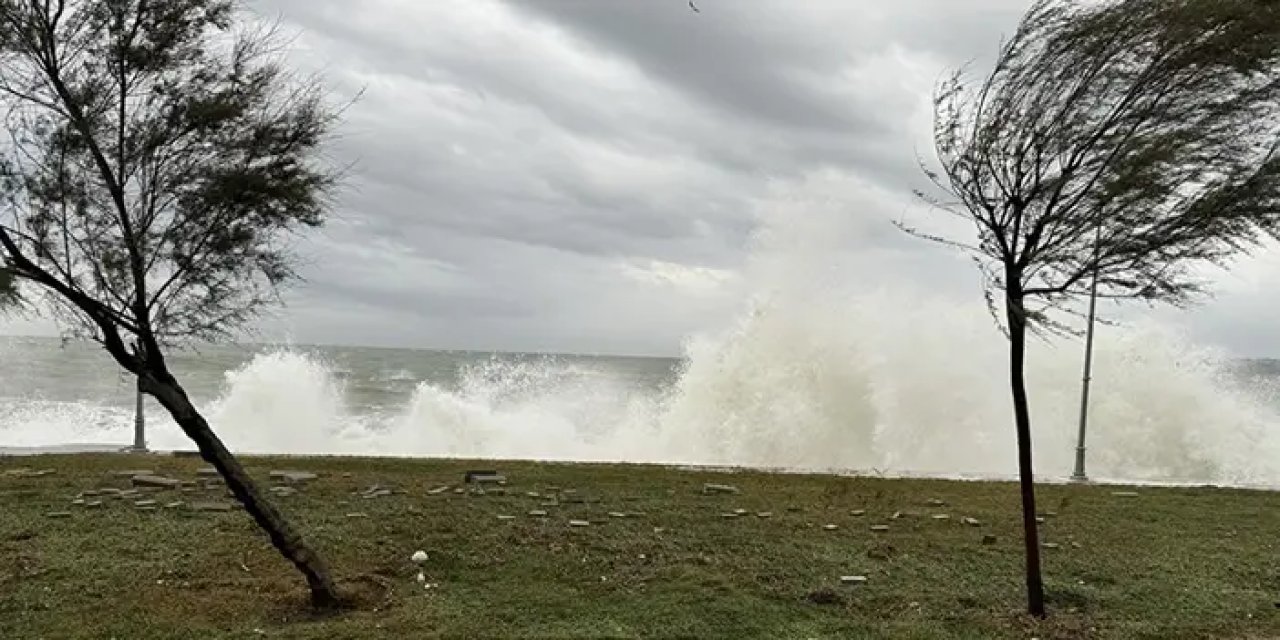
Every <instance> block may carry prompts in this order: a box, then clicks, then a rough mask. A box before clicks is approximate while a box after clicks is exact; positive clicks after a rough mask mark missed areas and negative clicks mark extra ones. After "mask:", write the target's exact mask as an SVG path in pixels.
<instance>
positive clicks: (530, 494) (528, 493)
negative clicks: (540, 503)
mask: <svg viewBox="0 0 1280 640" xmlns="http://www.w3.org/2000/svg"><path fill="white" fill-rule="evenodd" d="M524 495H526V496H528V497H530V498H541V497H542V494H541V493H538V492H537V491H526V492H525V494H524Z"/></svg>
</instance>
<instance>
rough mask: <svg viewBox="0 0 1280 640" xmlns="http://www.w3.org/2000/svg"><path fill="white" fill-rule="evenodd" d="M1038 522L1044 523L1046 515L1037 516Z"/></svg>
mask: <svg viewBox="0 0 1280 640" xmlns="http://www.w3.org/2000/svg"><path fill="white" fill-rule="evenodd" d="M1036 523H1037V524H1044V517H1043V516H1037V517H1036Z"/></svg>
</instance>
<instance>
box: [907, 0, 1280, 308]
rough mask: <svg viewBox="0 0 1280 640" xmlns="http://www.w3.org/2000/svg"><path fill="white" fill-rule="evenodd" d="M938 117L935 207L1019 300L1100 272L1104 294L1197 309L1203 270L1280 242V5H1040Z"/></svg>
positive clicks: (954, 90) (951, 91)
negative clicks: (963, 223)
mask: <svg viewBox="0 0 1280 640" xmlns="http://www.w3.org/2000/svg"><path fill="white" fill-rule="evenodd" d="M935 107H936V108H935V115H936V118H935V144H936V149H937V153H938V157H939V159H940V161H941V164H942V171H941V172H940V173H930V176H931V177H932V178H933V179H934V181H935V183H936V184H937V185H938V186H940V187H941V188H942V189H943V190H944V191H946V192H947V194H948V195H949V196H950V198H949V199H948V201H946V202H942V201H937V202H936V204H938V205H939V208H940V209H942V210H945V211H948V212H950V213H953V214H956V215H959V216H961V217H962V218H965V219H968V220H971V221H972V222H974V223H975V224H976V228H977V232H978V233H977V242H976V244H968V243H964V242H959V243H956V244H961V245H963V246H965V247H966V248H967V249H969V250H971V251H972V252H973V253H975V254H976V256H977V257H978V258H979V263H980V264H981V265H982V267H983V270H984V273H985V274H986V275H987V276H988V277H989V281H990V283H991V285H992V286H993V288H995V289H1000V290H1005V291H1007V292H1008V293H1009V294H1010V295H1013V296H1015V297H1016V298H1018V299H1022V298H1023V296H1027V297H1036V298H1039V299H1041V300H1043V301H1047V302H1048V303H1049V304H1050V305H1054V304H1056V303H1058V302H1060V301H1062V300H1064V299H1066V298H1069V297H1071V296H1074V295H1080V294H1083V293H1085V292H1086V291H1087V285H1088V276H1091V275H1093V274H1095V273H1096V274H1097V276H1098V282H1099V291H1100V295H1102V296H1106V297H1117V298H1140V299H1146V300H1153V301H1154V300H1159V301H1168V302H1172V303H1184V302H1187V301H1190V300H1191V299H1193V298H1194V297H1195V295H1196V294H1198V293H1200V292H1201V291H1202V287H1203V284H1204V283H1203V282H1201V281H1199V280H1198V279H1197V278H1196V277H1194V274H1193V272H1192V269H1193V268H1194V266H1195V265H1196V264H1204V263H1212V264H1223V263H1225V262H1226V261H1228V260H1229V259H1230V258H1231V257H1232V256H1235V255H1238V254H1239V253H1240V252H1242V251H1247V250H1250V249H1252V248H1255V247H1256V246H1258V245H1259V244H1260V243H1261V242H1262V241H1263V240H1265V239H1266V238H1267V237H1268V236H1274V235H1276V234H1277V233H1278V232H1280V156H1278V155H1277V153H1276V151H1277V145H1278V144H1280V135H1278V134H1280V3H1276V2H1260V1H1257V0H1174V1H1170V0H1109V1H1105V2H1096V3H1080V2H1068V1H1065V0H1042V1H1040V2H1038V3H1037V4H1036V5H1035V6H1034V7H1033V8H1032V9H1031V10H1030V11H1029V12H1028V13H1027V14H1026V16H1025V17H1024V19H1023V21H1022V23H1021V24H1020V25H1019V27H1018V30H1017V32H1016V33H1015V34H1014V35H1013V36H1012V38H1010V39H1009V41H1008V42H1007V43H1005V44H1004V45H1003V47H1002V48H1001V50H1000V52H999V56H998V60H997V62H996V66H995V68H994V70H993V71H992V72H991V73H990V75H989V76H987V77H986V79H985V80H984V81H982V82H980V83H973V82H971V81H970V80H969V79H968V78H967V77H966V76H965V75H964V74H963V73H957V74H955V75H954V76H953V77H952V78H950V79H949V80H948V81H947V82H945V83H943V85H942V86H941V87H940V90H939V92H938V96H937V100H936V105H935ZM932 239H935V240H942V241H944V242H949V241H950V240H949V239H947V238H938V237H932Z"/></svg>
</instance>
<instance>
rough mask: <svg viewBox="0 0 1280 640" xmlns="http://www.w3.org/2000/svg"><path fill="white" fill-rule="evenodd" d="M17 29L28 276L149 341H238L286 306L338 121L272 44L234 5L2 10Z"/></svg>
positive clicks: (14, 222)
mask: <svg viewBox="0 0 1280 640" xmlns="http://www.w3.org/2000/svg"><path fill="white" fill-rule="evenodd" d="M0 33H3V36H0V107H3V109H4V110H5V111H6V112H7V113H8V114H9V115H8V117H7V119H6V124H7V125H8V128H9V130H10V132H11V133H12V134H13V135H12V140H13V144H11V145H8V146H6V147H2V148H0V153H3V155H4V161H5V162H6V164H7V165H8V166H10V167H12V168H13V171H12V175H13V178H12V179H11V180H10V189H9V190H8V193H7V200H8V204H9V205H10V207H9V212H8V213H9V217H8V219H7V220H5V219H3V218H0V222H3V224H2V225H0V231H3V232H4V234H5V235H6V236H7V238H8V240H9V243H7V244H6V246H5V249H6V253H8V254H9V256H8V257H9V258H10V264H11V265H12V266H13V267H14V268H15V271H16V273H17V274H18V275H19V276H20V277H25V278H28V279H32V280H34V281H37V282H39V283H41V284H42V285H44V286H45V288H46V289H48V290H50V291H52V292H53V293H54V294H55V296H54V298H55V299H56V300H58V301H60V302H61V303H62V309H64V310H66V311H69V312H70V317H72V318H73V319H74V321H75V322H74V323H73V324H76V325H78V326H83V327H86V328H87V329H89V330H90V331H91V332H92V333H93V334H95V335H99V336H101V335H102V333H103V332H104V331H106V332H108V333H109V332H110V331H113V330H123V331H125V332H128V333H133V334H136V335H138V336H139V337H140V338H142V340H143V342H144V344H146V343H148V342H151V341H153V340H154V342H155V343H156V344H161V343H166V342H174V341H179V340H187V339H213V338H220V337H226V336H227V335H228V334H229V333H231V332H232V331H234V330H236V329H238V328H240V327H242V326H243V325H244V324H245V323H246V322H247V321H249V320H250V319H252V318H253V317H255V316H256V315H257V314H258V313H259V312H260V311H262V310H263V308H264V307H265V306H266V305H268V304H270V303H272V302H274V301H275V299H276V298H275V292H276V290H277V288H278V287H279V286H280V285H282V284H284V283H286V282H287V281H289V280H290V279H292V278H293V277H294V275H295V274H294V272H293V270H292V269H291V262H292V261H291V256H290V253H289V252H288V247H287V243H286V240H287V238H288V235H289V234H290V233H291V232H292V231H295V230H298V229H302V228H307V227H314V226H317V225H320V224H321V223H322V222H323V220H324V213H325V209H326V206H327V204H328V202H327V197H328V194H329V193H330V191H331V189H332V187H333V186H334V182H335V174H334V172H333V171H332V170H331V169H329V168H326V167H325V166H324V165H323V164H322V163H321V162H320V161H319V152H320V148H321V145H322V143H323V142H324V141H325V139H326V136H327V135H328V133H329V131H330V130H331V128H332V126H333V124H334V123H335V113H334V112H333V111H332V110H330V109H329V108H328V107H327V105H326V103H325V100H324V96H323V95H322V92H321V90H320V88H319V86H318V85H317V84H316V83H314V82H311V81H307V80H304V79H298V78H295V77H293V76H291V74H290V73H289V72H288V71H286V69H285V68H284V67H283V66H281V64H280V62H279V60H278V55H277V51H276V49H275V48H274V45H273V33H272V32H270V31H264V30H260V29H255V28H254V27H252V25H249V24H248V23H247V22H246V21H245V20H243V19H241V16H240V15H239V13H238V8H237V6H236V3H235V2H232V1H230V0H166V1H165V2H155V1H153V0H151V1H149V0H79V1H69V2H56V3H31V2H25V1H21V0H0ZM15 255H17V256H21V257H22V258H24V259H25V260H26V261H27V264H22V263H21V261H20V260H13V258H14V256H15ZM117 357H119V356H117Z"/></svg>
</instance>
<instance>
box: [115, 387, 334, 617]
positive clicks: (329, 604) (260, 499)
mask: <svg viewBox="0 0 1280 640" xmlns="http://www.w3.org/2000/svg"><path fill="white" fill-rule="evenodd" d="M138 381H139V385H140V388H141V389H143V390H144V391H145V392H146V393H147V394H149V395H150V396H152V397H154V398H155V399H156V400H157V401H158V402H159V403H160V404H161V405H162V406H163V407H164V408H165V409H167V410H168V411H169V414H170V415H171V416H173V419H174V421H175V422H177V423H178V426H179V427H181V428H182V431H183V432H184V433H186V434H187V437H189V438H191V440H192V441H193V442H195V444H196V447H197V448H198V449H199V450H200V456H201V457H202V458H204V459H205V461H207V462H208V463H209V464H211V465H213V467H214V468H215V469H217V470H218V473H219V474H221V475H222V477H223V478H224V479H225V480H226V482H227V487H228V488H229V489H231V493H232V494H233V495H235V497H236V498H237V499H238V500H240V502H241V503H243V504H244V506H245V509H246V510H247V511H248V512H249V515H250V516H252V517H253V520H254V522H256V523H258V526H259V527H261V528H262V529H263V530H264V531H266V532H267V536H268V537H269V538H270V539H271V544H272V545H274V546H275V548H276V549H277V550H279V551H280V553H281V554H282V555H284V557H285V558H287V559H288V560H289V562H292V563H293V565H294V566H295V567H297V568H298V571H300V572H302V575H304V576H305V577H306V579H307V586H308V587H309V588H310V590H311V604H312V606H314V607H316V608H320V609H333V608H336V607H338V606H340V604H341V599H340V598H339V596H338V592H337V589H336V587H335V586H334V583H333V578H332V577H331V576H330V574H329V567H328V566H327V565H326V564H325V562H324V560H323V559H321V557H320V555H319V554H317V553H316V552H315V551H313V550H312V549H311V547H310V546H309V545H308V544H307V542H306V540H304V539H303V537H302V534H300V533H298V532H297V531H296V530H294V528H293V526H292V525H290V524H289V521H288V520H287V519H285V517H284V514H282V513H280V511H279V510H278V509H276V507H275V505H274V504H272V503H271V502H270V501H269V500H268V499H267V498H266V497H264V496H263V494H262V492H261V491H259V490H258V486H257V484H256V483H254V481H253V478H251V477H250V476H249V474H248V473H246V472H245V470H244V467H242V466H240V461H239V460H237V459H236V458H235V456H233V455H232V454H231V452H230V451H229V450H227V447H226V446H225V445H224V444H223V443H222V440H220V439H219V438H218V436H217V434H215V433H214V432H213V429H211V428H210V427H209V423H208V422H207V421H205V419H204V416H201V415H200V412H199V411H197V410H196V408H195V406H194V405H192V404H191V400H190V399H189V398H188V397H187V393H186V391H184V390H183V389H182V386H181V385H179V384H178V381H177V380H175V379H174V378H173V376H172V375H170V374H168V373H160V374H157V373H154V372H148V371H144V372H143V373H142V375H140V376H139V377H138Z"/></svg>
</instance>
